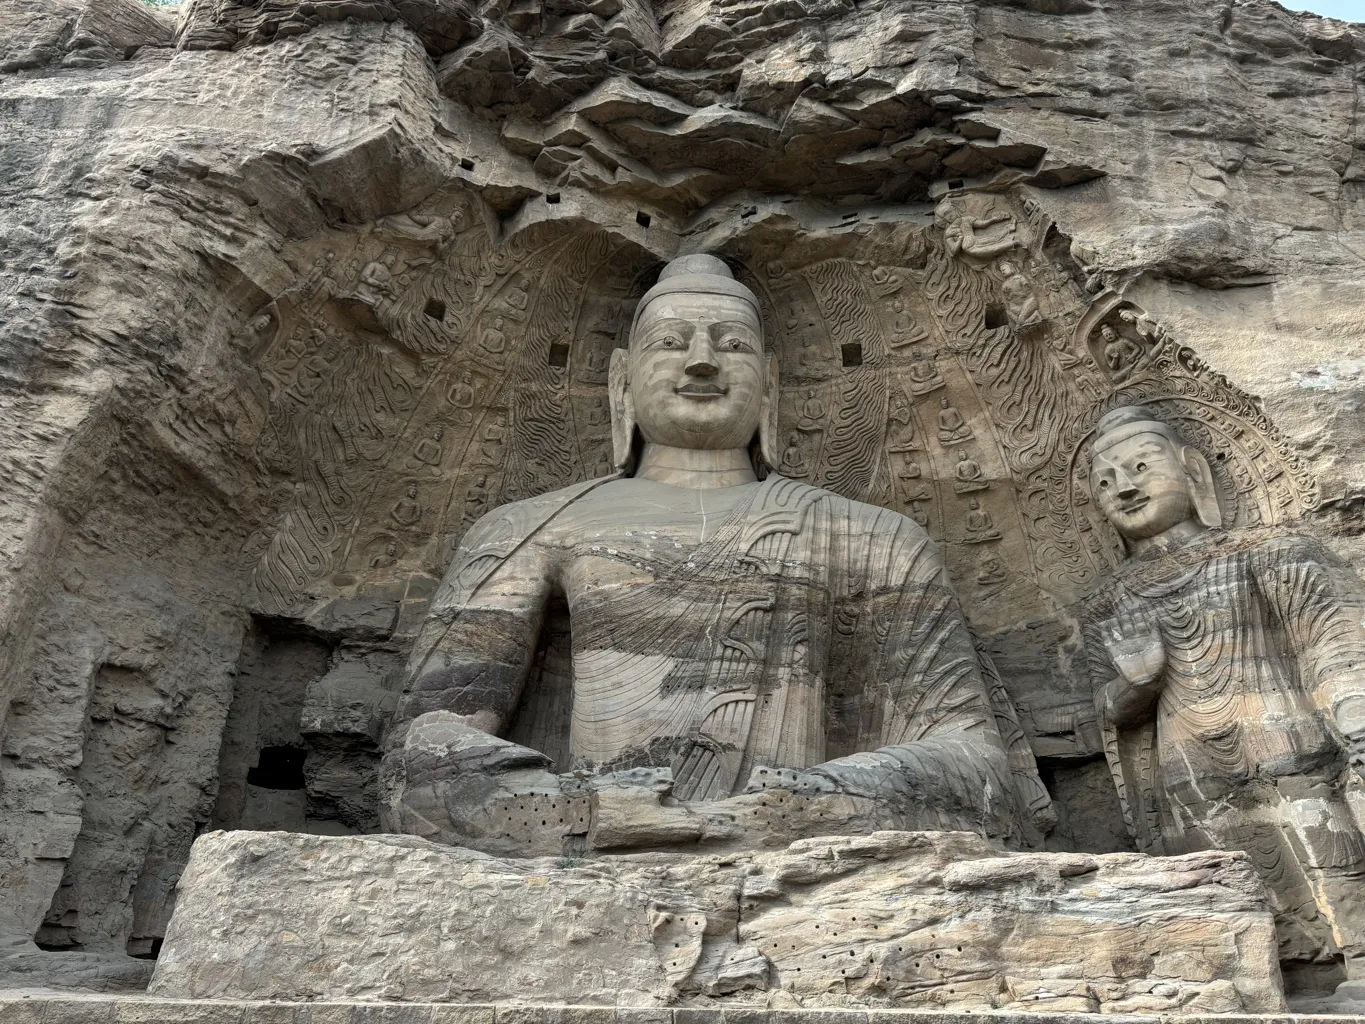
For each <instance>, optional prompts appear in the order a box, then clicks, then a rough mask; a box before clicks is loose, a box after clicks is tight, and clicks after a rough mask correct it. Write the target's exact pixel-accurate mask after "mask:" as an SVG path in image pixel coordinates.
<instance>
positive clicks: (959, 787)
mask: <svg viewBox="0 0 1365 1024" xmlns="http://www.w3.org/2000/svg"><path fill="white" fill-rule="evenodd" d="M759 308H760V307H759V302H758V299H757V298H756V297H755V296H754V294H753V293H752V292H751V291H750V290H749V289H748V288H747V287H745V286H744V285H742V284H740V283H739V282H737V281H736V280H735V279H734V278H733V277H732V275H731V274H730V272H729V270H728V269H727V267H726V265H725V264H724V263H723V262H722V261H721V260H719V259H716V258H714V257H710V256H687V257H683V258H681V259H678V260H675V261H673V262H672V263H670V264H669V265H668V266H667V267H666V268H665V269H664V271H663V273H662V274H661V276H660V278H659V281H658V283H657V284H656V285H655V286H654V287H652V288H651V289H650V290H649V291H648V292H647V293H646V294H645V296H644V297H643V299H641V301H640V303H639V306H638V308H637V312H636V314H635V320H634V324H633V326H632V329H631V332H630V336H629V346H628V348H627V349H622V350H618V351H616V352H614V353H613V355H612V363H611V368H610V378H609V384H608V392H609V405H610V412H611V419H612V439H613V450H614V463H615V469H616V472H615V473H613V474H612V475H611V476H609V477H607V478H605V479H598V480H590V481H585V482H582V483H578V484H574V485H571V486H569V487H566V488H563V489H561V490H557V491H553V492H551V493H547V494H542V495H540V496H538V497H534V498H529V499H526V500H522V501H517V502H513V503H511V504H508V505H505V506H503V507H500V508H497V509H495V510H493V511H491V512H489V513H488V514H487V515H485V516H484V517H483V518H482V519H481V520H479V522H478V523H476V524H475V525H474V527H473V528H472V529H471V530H470V531H469V532H468V533H467V534H466V536H465V537H464V538H463V541H462V542H461V545H460V548H459V550H458V552H457V553H456V556H455V558H454V561H453V563H452V565H451V567H450V570H449V572H448V573H447V574H446V576H445V579H444V581H443V582H442V584H441V586H440V587H439V589H438V590H437V592H436V594H435V596H434V598H433V601H432V604H431V606H430V610H429V613H428V616H427V618H426V620H425V622H424V623H423V625H422V626H421V627H420V630H419V633H418V636H417V639H416V642H415V645H414V648H413V651H412V654H411V658H410V661H409V662H408V666H407V669H406V680H405V688H404V690H403V693H402V696H401V699H400V702H399V706H398V709H397V712H396V714H395V718H394V721H393V723H392V725H391V727H390V730H389V732H388V735H387V738H386V741H385V752H384V762H383V768H382V773H381V776H382V781H383V789H384V798H383V816H384V821H385V824H386V827H388V828H389V829H391V830H394V831H401V832H407V833H411V834H415V835H419V836H423V837H426V838H428V839H432V840H435V841H438V842H444V843H449V844H453V845H462V846H468V847H473V848H476V849H481V850H484V851H487V852H491V853H503V854H507V853H518V854H521V855H532V854H551V853H555V854H558V853H564V854H571V853H582V852H589V851H592V850H599V849H621V848H635V849H649V848H652V849H676V848H677V847H679V846H680V845H681V846H686V847H695V846H701V847H703V848H710V849H724V848H745V847H754V846H762V845H773V844H779V843H782V844H785V843H788V842H791V841H793V840H795V839H799V838H803V837H810V836H816V835H837V834H865V833H868V832H871V831H874V830H876V829H909V830H920V829H952V830H970V831H974V832H977V833H978V834H982V835H987V836H990V837H995V838H998V839H999V840H1001V841H1002V842H1006V843H1023V844H1028V843H1031V842H1036V839H1037V835H1038V827H1039V826H1040V825H1043V824H1045V823H1046V821H1047V819H1048V818H1049V816H1050V814H1051V809H1050V806H1049V801H1048V798H1047V794H1046V791H1045V790H1044V789H1043V788H1042V785H1041V783H1040V782H1039V781H1038V776H1037V770H1036V767H1035V765H1034V763H1033V758H1032V754H1031V753H1030V752H1029V750H1028V747H1027V743H1026V741H1025V740H1024V738H1023V735H1022V733H1021V732H1020V731H1019V729H1018V726H1017V723H1016V720H1015V718H1014V714H1013V710H1012V708H1011V707H1010V706H1009V703H1008V699H1007V698H1005V697H1004V696H1003V688H1002V687H1000V686H999V682H998V677H997V676H996V675H995V674H994V670H993V668H991V667H990V665H989V663H985V662H984V661H983V660H981V659H979V656H978V653H977V651H976V649H975V647H974V643H973V639H972V636H971V634H970V632H969V631H968V629H967V626H966V623H965V621H964V619H963V615H962V611H961V609H960V608H959V606H958V602H957V599H956V597H955V596H954V594H953V592H952V591H951V589H950V588H949V584H948V580H947V575H946V572H945V569H944V563H943V559H942V557H941V556H940V554H939V552H938V550H937V548H936V547H935V545H934V543H933V542H932V541H931V540H930V539H929V537H928V535H927V534H926V533H925V531H924V529H923V528H922V527H921V526H920V525H919V524H917V523H916V522H914V521H913V520H911V519H909V518H907V517H906V516H903V515H900V514H899V513H897V512H893V511H890V510H887V509H885V508H880V507H875V506H871V505H866V504H862V503H860V502H857V501H851V500H849V499H847V498H843V497H841V496H839V495H836V494H833V493H831V492H829V491H825V490H822V489H820V488H817V487H813V486H810V485H808V484H805V483H802V482H799V481H796V480H792V479H789V478H786V477H784V476H782V475H780V474H779V473H777V472H769V473H768V474H767V475H766V477H763V478H761V479H760V476H759V473H758V472H756V465H757V466H763V465H766V466H767V467H775V466H777V465H779V461H778V459H777V457H776V452H775V451H774V448H775V447H776V445H777V443H778V442H779V441H780V438H779V436H778V431H777V410H778V397H779V392H778V379H777V368H776V363H775V360H774V358H773V356H772V355H771V354H769V353H768V352H766V351H765V346H764V337H763V331H762V319H761V316H760V312H759ZM552 605H554V606H555V607H557V608H559V609H564V608H567V617H568V626H569V628H568V641H567V647H568V653H567V657H566V658H565V659H563V660H565V661H567V664H568V669H567V672H566V673H565V678H563V679H560V680H559V683H558V684H557V685H558V686H559V689H558V690H557V691H556V694H557V696H555V698H554V699H553V700H549V701H548V702H547V701H544V700H540V699H539V698H538V697H537V695H536V694H535V693H534V692H532V691H533V690H534V688H535V687H538V686H549V685H550V681H549V680H547V676H546V673H545V671H544V665H545V664H546V663H548V662H550V661H551V660H553V659H551V658H549V657H544V658H539V659H538V657H537V654H538V651H539V650H541V649H542V648H541V643H542V637H541V633H542V626H543V625H544V624H545V623H546V621H547V616H549V615H551V614H552V612H551V611H549V609H550V608H551V606H552ZM556 635H562V634H556ZM526 714H535V715H539V716H541V718H540V721H541V722H542V723H543V722H545V721H552V722H555V723H560V724H562V726H563V727H564V729H565V734H566V739H565V740H564V742H563V746H562V747H561V748H559V750H560V751H561V752H560V753H558V754H557V755H556V756H557V760H558V763H555V759H552V758H551V756H550V755H549V754H547V753H546V752H544V751H542V750H537V749H535V748H534V747H532V746H529V745H527V742H519V740H525V739H526V737H527V736H528V735H531V734H532V733H533V732H534V731H533V730H527V729H526V728H523V723H522V722H521V717H522V716H524V715H526ZM1030 837H1032V838H1030Z"/></svg>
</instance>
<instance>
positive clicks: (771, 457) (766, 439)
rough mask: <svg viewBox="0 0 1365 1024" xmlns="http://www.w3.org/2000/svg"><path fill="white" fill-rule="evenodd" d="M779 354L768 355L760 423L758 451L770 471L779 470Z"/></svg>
mask: <svg viewBox="0 0 1365 1024" xmlns="http://www.w3.org/2000/svg"><path fill="white" fill-rule="evenodd" d="M780 397H781V392H780V391H779V390H778V385H777V353H776V352H770V353H768V379H767V380H766V381H765V382H764V384H763V411H762V414H761V418H760V419H759V421H758V451H759V454H761V455H762V456H763V461H764V462H766V463H767V464H768V468H769V469H777V406H778V399H779V398H780Z"/></svg>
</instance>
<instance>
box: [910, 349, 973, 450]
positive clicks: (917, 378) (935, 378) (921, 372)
mask: <svg viewBox="0 0 1365 1024" xmlns="http://www.w3.org/2000/svg"><path fill="white" fill-rule="evenodd" d="M908 373H909V375H910V392H911V393H912V394H915V395H927V394H929V393H930V392H931V391H937V390H938V389H939V388H941V387H943V386H944V383H945V381H944V380H943V375H942V374H940V373H939V372H938V363H937V361H935V359H934V357H933V356H932V355H927V356H924V357H923V358H920V359H916V360H915V361H914V362H912V363H911V364H910V366H909V368H908ZM968 436H971V435H968ZM964 440H965V439H964Z"/></svg>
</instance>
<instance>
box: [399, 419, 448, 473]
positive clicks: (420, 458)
mask: <svg viewBox="0 0 1365 1024" xmlns="http://www.w3.org/2000/svg"><path fill="white" fill-rule="evenodd" d="M444 436H445V428H444V427H434V428H432V431H431V436H430V437H424V438H422V440H420V441H418V442H417V447H416V448H415V449H413V452H412V455H411V456H409V457H408V469H413V470H417V469H423V468H426V467H431V466H439V465H440V464H441V458H442V456H443V455H444V449H443V448H442V447H441V438H442V437H444Z"/></svg>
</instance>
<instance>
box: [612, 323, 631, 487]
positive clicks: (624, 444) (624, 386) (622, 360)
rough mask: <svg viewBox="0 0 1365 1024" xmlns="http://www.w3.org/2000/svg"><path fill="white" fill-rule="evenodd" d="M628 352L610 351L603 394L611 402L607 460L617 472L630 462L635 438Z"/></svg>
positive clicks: (623, 470) (619, 349)
mask: <svg viewBox="0 0 1365 1024" xmlns="http://www.w3.org/2000/svg"><path fill="white" fill-rule="evenodd" d="M629 363H630V354H629V353H628V352H627V351H626V350H625V349H623V348H618V349H616V350H615V351H613V352H612V354H611V370H610V372H609V373H608V375H607V394H608V400H609V402H610V404H611V463H612V465H613V466H614V467H615V468H616V471H617V472H618V473H624V472H625V471H626V469H627V468H628V464H629V462H630V451H631V447H632V442H633V441H634V440H635V400H634V399H633V398H631V397H630V375H629V370H628V367H629Z"/></svg>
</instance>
